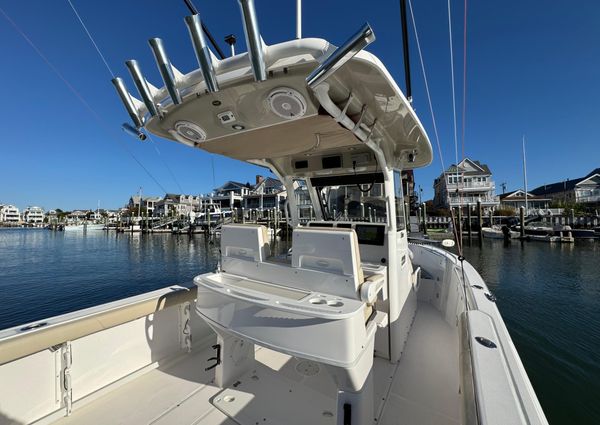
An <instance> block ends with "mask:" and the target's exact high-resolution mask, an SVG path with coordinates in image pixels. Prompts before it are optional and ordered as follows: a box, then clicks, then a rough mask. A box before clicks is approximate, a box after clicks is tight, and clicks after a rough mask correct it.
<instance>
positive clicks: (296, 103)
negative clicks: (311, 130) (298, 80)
mask: <svg viewBox="0 0 600 425" xmlns="http://www.w3.org/2000/svg"><path fill="white" fill-rule="evenodd" d="M267 101H268V103H269V108H271V111H273V113H274V114H275V115H277V116H279V117H281V118H285V119H286V120H294V119H296V118H300V117H303V116H304V114H306V100H304V96H302V95H301V94H300V93H299V92H298V91H296V90H294V89H291V88H289V87H279V88H277V89H275V90H273V91H272V92H271V93H269V97H268V98H267Z"/></svg>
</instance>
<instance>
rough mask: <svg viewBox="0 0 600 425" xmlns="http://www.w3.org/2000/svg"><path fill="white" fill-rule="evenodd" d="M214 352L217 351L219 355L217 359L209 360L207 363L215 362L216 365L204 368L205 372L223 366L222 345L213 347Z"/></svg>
mask: <svg viewBox="0 0 600 425" xmlns="http://www.w3.org/2000/svg"><path fill="white" fill-rule="evenodd" d="M212 348H213V350H217V355H216V356H215V357H211V358H210V359H208V360H207V362H215V363H214V364H212V365H210V366H208V367H206V368H204V370H205V371H208V370H211V369H214V368H215V367H217V366H219V365H220V364H221V344H215V345H213V346H212Z"/></svg>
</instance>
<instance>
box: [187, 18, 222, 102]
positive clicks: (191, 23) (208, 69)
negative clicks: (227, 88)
mask: <svg viewBox="0 0 600 425" xmlns="http://www.w3.org/2000/svg"><path fill="white" fill-rule="evenodd" d="M185 24H186V25H187V27H188V30H189V32H190V37H191V39H192V43H193V45H194V51H195V52H196V59H198V64H199V65H200V71H201V72H202V76H203V77H204V82H205V84H206V89H207V90H208V91H209V92H210V93H214V92H217V91H219V83H218V82H217V75H216V74H215V69H214V66H213V61H212V57H211V55H210V49H209V48H208V46H207V44H206V40H205V39H204V34H203V33H202V22H201V21H200V15H197V14H196V15H191V16H186V17H185Z"/></svg>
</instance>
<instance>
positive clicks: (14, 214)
mask: <svg viewBox="0 0 600 425" xmlns="http://www.w3.org/2000/svg"><path fill="white" fill-rule="evenodd" d="M20 222H21V214H19V209H18V208H17V207H15V206H14V205H9V204H6V205H0V223H5V224H19V223H20Z"/></svg>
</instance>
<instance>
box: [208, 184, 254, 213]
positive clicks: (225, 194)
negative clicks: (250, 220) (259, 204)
mask: <svg viewBox="0 0 600 425" xmlns="http://www.w3.org/2000/svg"><path fill="white" fill-rule="evenodd" d="M251 189H252V186H251V185H250V183H240V182H236V181H233V180H230V181H228V182H226V183H224V184H223V185H221V186H219V187H217V188H215V189H214V190H213V192H212V193H211V194H209V195H206V196H204V197H202V200H201V201H202V204H203V205H204V204H216V205H218V206H219V207H220V208H225V209H228V208H241V207H244V202H243V201H244V197H245V196H247V195H248V194H249V193H250V191H251Z"/></svg>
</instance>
